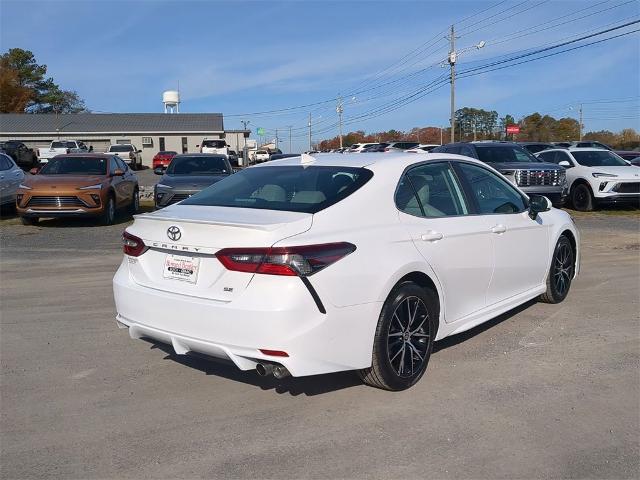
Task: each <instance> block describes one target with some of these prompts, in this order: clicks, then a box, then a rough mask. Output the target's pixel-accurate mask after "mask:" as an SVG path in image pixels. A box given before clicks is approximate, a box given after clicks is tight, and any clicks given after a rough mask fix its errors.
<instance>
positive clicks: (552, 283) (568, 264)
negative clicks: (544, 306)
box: [540, 235, 576, 303]
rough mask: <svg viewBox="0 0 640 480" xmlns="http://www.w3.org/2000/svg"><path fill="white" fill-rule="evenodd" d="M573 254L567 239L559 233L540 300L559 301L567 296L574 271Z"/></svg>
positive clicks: (546, 301)
mask: <svg viewBox="0 0 640 480" xmlns="http://www.w3.org/2000/svg"><path fill="white" fill-rule="evenodd" d="M575 255H576V254H575V252H574V251H573V245H571V242H570V241H569V239H568V238H567V237H566V236H565V235H561V236H560V238H559V239H558V243H556V248H554V250H553V257H552V258H551V266H550V267H549V275H547V290H546V291H545V292H544V293H543V294H542V295H540V300H541V301H543V302H545V303H560V302H562V301H563V300H564V299H565V298H567V294H568V293H569V289H570V288H571V281H572V280H573V275H574V273H575V265H576V263H575Z"/></svg>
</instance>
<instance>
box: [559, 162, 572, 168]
mask: <svg viewBox="0 0 640 480" xmlns="http://www.w3.org/2000/svg"><path fill="white" fill-rule="evenodd" d="M558 165H560V166H561V167H564V168H571V167H573V165H571V164H570V163H569V160H560V161H559V162H558Z"/></svg>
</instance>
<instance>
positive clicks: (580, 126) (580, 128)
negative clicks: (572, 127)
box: [578, 104, 584, 141]
mask: <svg viewBox="0 0 640 480" xmlns="http://www.w3.org/2000/svg"><path fill="white" fill-rule="evenodd" d="M582 120H583V118H582V104H580V125H579V126H578V128H579V130H578V132H579V133H578V136H579V137H580V138H579V139H578V140H580V141H582V130H583V129H584V125H583V124H582Z"/></svg>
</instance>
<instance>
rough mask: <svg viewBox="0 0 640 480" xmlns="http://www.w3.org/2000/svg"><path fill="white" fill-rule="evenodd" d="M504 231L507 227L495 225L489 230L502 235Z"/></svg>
mask: <svg viewBox="0 0 640 480" xmlns="http://www.w3.org/2000/svg"><path fill="white" fill-rule="evenodd" d="M506 231H507V227H505V226H504V225H496V226H495V227H492V228H491V232H492V233H504V232H506Z"/></svg>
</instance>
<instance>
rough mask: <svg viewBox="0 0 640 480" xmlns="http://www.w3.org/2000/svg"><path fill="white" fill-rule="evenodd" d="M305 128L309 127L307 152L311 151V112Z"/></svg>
mask: <svg viewBox="0 0 640 480" xmlns="http://www.w3.org/2000/svg"><path fill="white" fill-rule="evenodd" d="M307 127H309V151H311V112H309V123H308V124H307Z"/></svg>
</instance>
